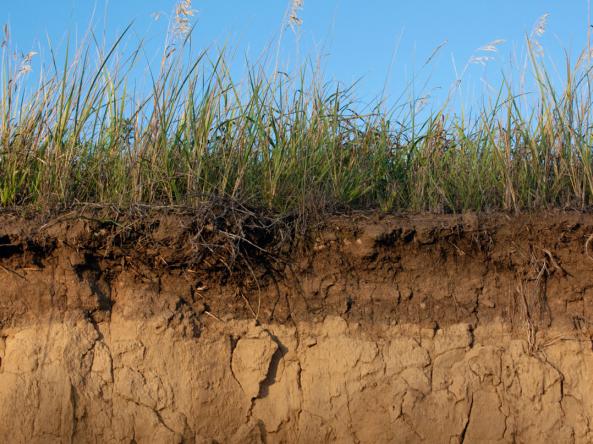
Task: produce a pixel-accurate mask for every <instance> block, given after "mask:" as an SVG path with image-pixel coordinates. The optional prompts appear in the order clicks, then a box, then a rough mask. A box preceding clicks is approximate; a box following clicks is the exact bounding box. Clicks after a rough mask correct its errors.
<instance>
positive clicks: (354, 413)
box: [0, 207, 593, 443]
mask: <svg viewBox="0 0 593 444" xmlns="http://www.w3.org/2000/svg"><path fill="white" fill-rule="evenodd" d="M295 226H296V224H294V223H291V222H290V221H286V220H285V221H280V220H276V219H273V218H270V217H266V216H265V215H259V214H256V213H253V212H251V211H248V210H246V209H244V208H234V209H232V211H229V210H228V209H224V208H218V209H217V208H215V207H207V208H204V209H201V210H191V211H190V210H182V209H171V208H169V209H146V208H145V209H140V208H136V209H135V210H133V211H132V210H130V211H127V212H125V213H120V212H117V211H115V210H113V209H105V208H84V209H79V210H77V211H71V212H63V213H61V214H58V215H53V216H52V217H49V216H40V215H24V214H22V213H18V214H17V213H11V212H4V213H3V214H0V442H7V443H12V442H15V443H31V442H38V443H48V442H55V443H62V442H83V443H86V442H97V443H99V442H101V443H103V442H122V443H123V442H125V443H153V442H155V443H169V442H170V443H185V442H187V443H194V442H197V443H226V442H237V443H243V442H247V443H250V442H255V443H277V442H286V443H292V442H298V443H313V442H315V443H317V442H346V443H382V442H385V443H387V442H411V443H416V442H427V443H456V442H457V443H460V442H466V443H473V442H476V443H483V442H488V443H490V442H491V443H495V442H501V443H502V442H519V443H539V442H554V443H589V442H593V430H592V429H591V427H593V425H592V421H593V341H592V338H593V336H592V333H593V329H592V327H593V325H592V320H593V240H592V239H593V215H591V214H585V213H576V212H552V211H549V212H540V213H532V214H524V215H512V216H511V215H506V214H479V215H478V214H466V215H462V216H457V215H455V216H453V215H414V216H395V215H390V216H380V215H378V214H374V213H355V214H349V215H344V216H333V217H330V218H328V219H326V220H325V221H324V223H323V224H318V225H317V226H315V227H308V230H307V233H309V234H308V235H307V236H306V237H305V238H303V237H302V236H300V235H299V234H298V233H299V232H300V231H298V230H297V229H296V228H294V227H295Z"/></svg>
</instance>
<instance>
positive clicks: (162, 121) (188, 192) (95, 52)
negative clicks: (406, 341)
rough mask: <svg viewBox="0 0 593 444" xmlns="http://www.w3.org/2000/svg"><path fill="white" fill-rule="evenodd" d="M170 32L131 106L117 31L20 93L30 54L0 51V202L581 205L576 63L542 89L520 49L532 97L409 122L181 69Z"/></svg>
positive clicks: (304, 77)
mask: <svg viewBox="0 0 593 444" xmlns="http://www.w3.org/2000/svg"><path fill="white" fill-rule="evenodd" d="M182 25H183V30H182V31H183V32H180V34H183V35H182V36H181V37H180V38H178V40H179V41H178V42H177V43H175V45H173V44H171V45H168V46H167V50H166V51H165V53H164V55H163V60H162V63H161V67H160V70H159V71H158V72H154V73H151V78H152V81H151V85H152V87H151V88H150V91H149V92H148V93H146V94H145V95H144V96H142V95H140V94H139V93H138V92H136V91H135V90H134V87H133V85H132V79H131V77H132V74H131V72H132V71H133V70H134V69H136V68H137V67H138V65H139V64H142V63H144V62H142V60H143V58H142V47H138V48H136V49H135V50H132V51H129V53H127V54H124V53H122V50H121V48H122V41H124V39H125V37H126V32H127V30H126V32H124V33H123V34H122V35H120V36H118V37H117V38H116V39H115V41H114V42H113V44H112V46H110V47H107V48H97V47H96V45H95V43H94V41H93V40H92V39H90V40H89V41H88V42H87V43H86V44H84V45H82V46H81V47H80V48H77V49H76V50H75V51H71V54H73V55H71V56H69V55H66V57H63V59H64V61H63V62H62V63H61V64H59V65H58V63H57V61H56V60H57V57H55V58H54V57H52V60H53V61H54V63H53V64H51V66H50V67H49V68H47V70H46V71H45V74H44V75H43V76H41V78H40V80H39V83H38V84H37V85H36V86H35V87H34V90H33V91H32V92H31V91H29V92H28V93H26V94H25V93H23V91H24V90H23V88H22V87H21V82H22V80H23V78H24V76H26V75H27V74H28V71H29V68H27V66H29V65H28V64H29V63H30V61H31V60H30V58H31V57H33V56H34V54H32V55H29V59H28V60H26V59H22V60H19V61H17V62H15V61H14V59H13V57H12V55H11V53H10V52H9V50H8V47H7V46H6V45H5V47H4V48H3V53H2V68H1V76H2V80H1V88H2V90H1V96H0V113H1V122H0V204H1V205H2V206H18V205H31V204H32V205H37V206H42V207H52V206H55V205H71V204H73V203H76V202H95V203H112V204H115V205H118V206H126V205H130V204H134V203H145V204H182V205H199V203H200V202H202V201H204V200H205V199H210V198H212V197H216V196H225V197H229V198H232V199H236V200H238V201H240V202H242V203H245V204H248V205H252V206H258V207H265V208H268V209H270V210H273V211H276V212H279V213H287V212H301V213H302V212H306V211H310V210H315V211H319V210H321V211H333V210H336V209H344V208H361V209H380V210H385V211H436V212H457V211H465V210H476V211H481V210H512V211H518V210H529V209H539V208H547V207H571V208H586V207H589V206H590V205H592V204H593V157H592V142H593V138H592V136H593V125H592V123H593V122H592V119H591V84H590V72H589V69H590V68H589V67H590V62H588V60H587V59H589V57H588V55H586V56H584V57H581V59H579V60H578V61H577V63H575V64H574V65H572V64H571V62H570V60H566V67H565V69H566V73H565V76H566V79H567V80H566V82H565V84H564V85H563V87H561V88H558V87H556V86H554V85H553V83H552V81H551V80H550V76H549V74H548V71H547V69H546V67H545V66H544V64H543V63H542V61H541V60H542V59H541V57H540V56H539V51H540V48H539V47H538V45H539V44H538V43H537V40H536V39H532V38H528V39H527V43H526V44H527V47H528V59H527V62H528V63H529V68H528V71H529V73H531V76H532V78H533V79H534V83H535V85H537V91H536V94H537V98H533V97H532V98H531V100H530V102H529V104H528V106H526V105H525V102H524V96H521V95H519V94H518V93H517V91H518V90H519V88H515V85H513V84H512V82H511V81H510V80H505V81H503V83H502V84H501V85H499V88H498V94H497V95H495V96H494V97H493V98H492V99H491V100H484V103H485V104H484V105H483V106H482V108H481V109H479V110H475V109H474V110H473V114H472V115H473V116H475V117H472V118H467V117H460V115H459V114H455V113H453V112H452V111H451V110H450V107H449V106H448V104H447V103H444V104H443V106H442V107H441V108H438V107H437V108H436V109H435V110H434V111H432V112H430V113H429V112H426V111H421V110H419V109H418V108H419V107H418V106H417V103H418V102H417V101H416V100H412V101H410V102H409V103H408V104H405V103H404V104H400V106H397V107H393V108H391V109H387V108H386V107H385V106H384V105H383V102H380V103H377V104H375V105H371V106H370V107H369V106H366V107H364V108H362V107H360V106H359V102H358V101H357V99H356V95H355V88H342V87H340V86H339V85H338V84H336V83H325V82H323V81H322V80H320V79H322V78H323V76H321V75H319V73H317V72H315V71H314V70H313V69H311V68H307V67H304V68H303V69H302V70H301V71H299V72H295V73H292V74H285V73H282V74H279V73H276V72H273V73H271V74H268V71H267V70H266V69H265V67H264V66H252V67H251V68H250V69H249V74H248V76H247V77H246V78H245V79H241V80H240V81H237V80H236V79H234V78H233V77H232V76H231V74H230V69H229V67H228V64H227V61H226V59H225V56H224V53H221V54H218V55H216V56H214V57H213V56H212V54H211V53H205V52H204V53H200V54H199V55H193V56H191V57H190V56H188V54H191V51H186V49H187V48H188V47H189V45H190V41H191V30H190V29H188V23H187V22H186V21H184V22H183V23H182ZM538 26H539V27H538V28H537V29H538V31H537V32H543V30H544V27H545V23H540V24H539V25H538ZM536 37H537V36H536ZM498 44H500V41H495V42H492V44H490V46H488V45H486V46H485V47H483V48H481V49H482V50H484V51H488V50H490V51H492V50H496V46H497V45H498ZM194 53H195V51H194ZM478 62H480V61H478Z"/></svg>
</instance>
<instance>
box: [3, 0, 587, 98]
mask: <svg viewBox="0 0 593 444" xmlns="http://www.w3.org/2000/svg"><path fill="white" fill-rule="evenodd" d="M0 4H2V7H1V8H0V23H1V24H4V23H9V24H10V27H11V41H12V45H13V47H15V46H16V47H18V49H19V50H20V51H22V52H23V53H27V52H28V51H31V50H35V51H38V52H40V53H41V56H40V60H47V59H46V58H43V53H44V52H46V41H47V37H49V38H50V39H51V40H52V42H53V46H54V47H55V48H57V52H58V54H60V53H61V51H62V52H63V50H64V47H65V45H64V42H65V39H66V36H67V35H70V36H71V37H72V38H74V37H75V36H77V35H78V36H81V35H83V33H84V31H85V30H86V29H87V28H88V24H89V23H90V22H91V21H92V22H93V23H94V25H93V26H94V29H95V30H96V32H97V33H98V34H99V35H101V36H104V37H105V39H106V41H107V42H110V41H113V39H114V38H115V37H116V36H117V34H118V32H121V30H123V29H124V28H125V27H126V26H127V25H128V24H129V23H130V22H132V21H134V25H133V28H132V30H133V34H132V35H133V38H134V39H139V38H142V39H145V41H146V43H145V47H146V50H147V53H149V54H154V56H155V57H157V54H159V48H160V47H161V45H162V43H163V40H164V38H163V37H164V35H165V33H166V28H167V21H168V16H169V15H170V13H171V12H172V10H173V8H174V6H175V0H119V1H108V0H51V1H48V0H0ZM193 7H194V8H195V9H197V10H198V12H197V14H196V16H195V20H196V22H197V24H196V30H195V34H194V37H193V41H194V44H195V45H198V46H201V47H204V48H206V47H213V46H214V47H215V46H222V45H225V44H226V45H227V46H229V47H231V48H233V50H234V54H236V66H237V67H240V65H241V64H242V60H244V58H243V55H245V54H246V55H247V57H248V58H249V59H250V60H252V61H254V60H256V59H257V57H258V55H260V54H261V53H262V52H263V51H264V50H265V48H266V47H268V46H269V45H270V44H271V43H273V42H275V41H277V39H278V37H279V35H280V29H281V24H282V20H283V17H284V16H285V13H286V11H287V7H288V0H251V1H244V0H242V1H239V0H227V1H223V0H194V1H193ZM587 10H588V5H587V0H556V1H551V0H497V1H495V2H487V1H481V0H471V1H470V0H449V1H443V0H424V1H418V2H411V1H403V0H375V1H368V2H361V1H354V0H305V1H304V8H303V10H302V11H301V12H300V17H301V18H302V20H303V23H302V25H301V26H300V28H299V30H298V34H297V35H295V34H294V33H293V32H292V31H290V30H288V31H287V32H286V33H285V35H284V36H283V45H282V50H281V53H280V59H281V60H282V62H283V63H284V64H286V65H287V66H290V65H291V64H293V65H294V64H295V63H298V61H299V60H301V61H302V60H303V59H304V58H305V56H311V57H317V56H321V60H322V61H323V67H324V73H325V75H326V76H327V77H328V78H330V79H335V80H338V81H341V82H344V83H345V84H350V83H352V82H354V81H356V80H358V79H361V81H360V84H359V86H358V90H357V91H358V95H359V96H360V97H361V99H362V100H369V101H371V100H372V98H373V97H374V96H375V95H376V94H379V93H381V91H382V90H383V88H384V86H385V85H387V91H388V94H389V95H390V96H392V97H395V96H398V95H399V94H400V93H401V91H402V90H403V89H404V86H405V85H406V84H408V82H409V81H410V79H411V78H412V76H414V77H415V78H416V82H415V84H416V85H417V86H416V90H415V91H414V94H415V95H416V96H422V95H430V96H431V97H432V98H433V100H434V99H435V98H437V97H439V96H441V97H442V95H443V91H446V90H447V89H448V88H449V87H450V85H451V84H452V83H453V82H454V81H455V79H456V76H458V75H459V72H460V71H462V70H463V68H464V66H465V65H466V63H467V61H468V60H469V59H470V57H472V55H482V56H486V55H487V56H494V57H495V60H493V61H490V62H488V63H487V64H486V66H482V65H480V64H472V65H470V66H469V68H468V69H467V72H466V73H465V75H464V80H463V86H464V88H465V91H466V94H467V96H468V97H470V98H472V97H473V98H475V97H479V96H480V95H481V94H482V93H483V92H484V91H485V89H484V88H486V87H485V86H484V85H486V84H487V83H491V84H493V85H494V86H498V85H497V84H496V83H497V80H498V79H499V75H500V72H501V69H503V68H504V69H508V68H509V66H510V65H511V64H512V63H514V64H517V65H518V64H520V62H519V61H520V60H522V58H523V57H524V47H525V45H524V39H525V35H526V33H529V32H531V30H532V28H533V26H534V24H535V23H536V22H537V20H538V18H539V17H541V16H542V15H543V14H545V13H549V14H550V15H549V19H548V26H547V30H546V33H545V35H544V36H543V37H541V42H542V45H543V47H544V48H545V57H546V59H547V60H548V61H549V63H550V64H551V65H552V66H553V63H554V62H555V63H556V64H557V65H558V76H559V77H561V76H562V72H563V70H564V67H563V63H564V51H568V53H569V54H570V55H571V56H572V57H573V59H575V58H576V57H577V56H578V53H579V52H580V51H581V50H582V49H583V48H584V47H585V46H586V44H587V28H588V20H587V15H588V12H587ZM155 12H157V13H161V14H162V16H161V18H160V20H158V21H155V20H154V17H153V13H155ZM496 39H504V40H506V43H505V44H504V45H502V46H500V47H499V51H498V52H497V53H477V52H476V49H477V48H479V47H481V46H483V45H485V44H487V43H488V42H491V41H493V40H496ZM444 42H446V44H445V45H444V46H442V47H441V49H440V51H439V52H438V53H437V55H436V56H435V57H434V59H433V60H432V62H431V63H430V64H429V65H428V66H424V67H422V66H423V64H424V62H425V61H426V59H427V58H429V57H430V55H431V54H432V53H433V51H434V49H435V48H437V47H438V46H439V45H441V44H443V43H444ZM511 60H514V61H513V62H511ZM34 67H35V65H34ZM37 68H38V67H37ZM237 69H239V68H237ZM456 70H457V74H456ZM498 83H500V82H498ZM424 85H426V86H424Z"/></svg>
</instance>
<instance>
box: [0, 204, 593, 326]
mask: <svg viewBox="0 0 593 444" xmlns="http://www.w3.org/2000/svg"><path fill="white" fill-rule="evenodd" d="M295 226H296V224H294V223H292V222H291V221H288V220H275V219H273V218H271V217H267V216H265V215H262V214H256V213H254V212H251V211H248V210H247V209H245V208H241V207H234V208H229V207H224V206H221V207H216V206H214V205H208V206H205V207H204V208H202V209H198V210H186V209H179V208H161V209H158V208H151V209H149V208H142V207H136V208H134V209H133V210H127V211H125V212H120V211H116V210H114V209H110V208H97V207H87V208H83V209H77V210H76V211H68V212H63V213H61V214H57V215H56V214H54V215H52V216H47V215H46V216H41V215H38V214H36V215H29V216H27V215H24V214H23V213H22V212H20V213H16V212H8V211H5V212H4V213H2V214H0V328H7V327H10V326H16V325H17V324H20V323H23V322H30V321H33V320H35V319H40V318H47V317H48V316H49V317H51V318H52V319H56V320H59V319H60V318H63V317H65V316H68V315H69V313H72V312H77V313H84V315H85V316H88V317H90V318H92V319H94V320H95V321H97V322H100V321H101V320H105V319H106V318H109V316H111V311H112V307H113V306H114V304H120V306H123V307H124V310H123V311H122V313H124V314H125V316H129V317H138V318H146V317H150V316H162V315H163V314H165V315H166V316H168V317H169V320H170V322H177V323H180V324H183V325H185V326H186V327H187V329H188V332H189V334H199V331H200V329H201V328H202V327H203V326H204V324H206V323H209V322H224V321H227V320H230V319H237V318H257V319H258V320H260V321H262V322H266V323H267V322H279V323H286V322H294V321H299V320H313V321H314V320H317V319H322V318H323V317H324V316H326V315H328V314H338V315H341V316H343V317H344V318H346V319H349V320H352V321H361V322H365V321H366V322H374V323H391V324H396V323H416V324H419V325H426V326H433V327H434V328H439V327H444V326H447V325H450V324H453V323H457V322H468V323H470V324H471V325H474V326H475V325H477V324H478V323H480V322H487V321H489V320H492V319H494V318H502V319H503V320H504V321H505V322H506V323H508V324H509V325H511V326H512V327H513V328H517V329H521V331H523V332H524V331H525V327H526V326H527V327H528V328H530V329H532V330H537V329H545V328H548V327H551V326H558V327H562V328H568V329H576V330H579V331H581V332H583V333H586V334H588V332H589V330H590V327H591V320H593V242H591V243H589V239H590V237H591V236H593V215H592V214H584V213H577V212H560V211H553V212H552V211H548V212H539V213H531V214H522V215H507V214H480V215H476V214H466V215H426V214H424V215H379V214H376V213H355V214H349V215H341V216H340V215H338V216H332V217H329V218H326V219H325V220H324V221H323V223H319V224H317V225H316V226H314V227H313V226H309V227H308V229H307V230H306V232H307V233H308V234H307V235H306V236H303V235H301V234H299V233H300V232H301V231H302V230H300V229H299V230H297V229H296V228H295Z"/></svg>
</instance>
